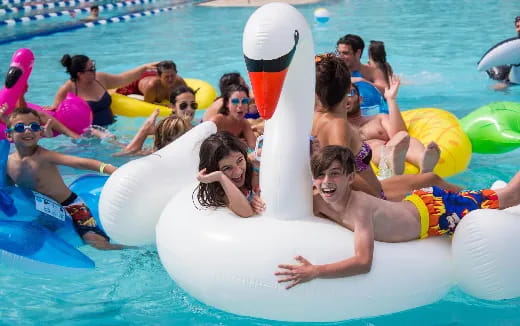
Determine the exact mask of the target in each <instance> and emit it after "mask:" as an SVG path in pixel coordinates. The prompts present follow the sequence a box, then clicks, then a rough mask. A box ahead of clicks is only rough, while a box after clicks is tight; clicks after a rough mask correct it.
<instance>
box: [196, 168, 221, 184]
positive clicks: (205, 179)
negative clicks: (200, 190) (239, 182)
mask: <svg viewBox="0 0 520 326" xmlns="http://www.w3.org/2000/svg"><path fill="white" fill-rule="evenodd" d="M223 177H224V173H222V171H213V172H211V173H208V174H206V169H202V170H200V171H199V174H198V175H197V180H199V182H202V183H212V182H217V181H220V180H222V178H223Z"/></svg>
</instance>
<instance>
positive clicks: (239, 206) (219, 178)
mask: <svg viewBox="0 0 520 326" xmlns="http://www.w3.org/2000/svg"><path fill="white" fill-rule="evenodd" d="M197 180H199V181H200V182H203V183H212V182H219V183H220V185H221V186H222V189H224V192H225V193H226V197H227V201H228V204H227V207H228V208H229V209H230V210H231V211H233V213H235V214H237V215H238V216H240V217H250V216H252V215H253V214H254V211H253V208H252V207H251V205H250V204H249V201H248V200H247V198H246V196H244V194H243V193H242V192H241V191H240V189H238V188H237V186H235V184H234V183H233V182H232V181H231V180H229V178H228V177H226V176H225V175H224V173H222V171H214V172H211V173H209V174H206V169H203V170H201V171H199V175H198V176H197Z"/></svg>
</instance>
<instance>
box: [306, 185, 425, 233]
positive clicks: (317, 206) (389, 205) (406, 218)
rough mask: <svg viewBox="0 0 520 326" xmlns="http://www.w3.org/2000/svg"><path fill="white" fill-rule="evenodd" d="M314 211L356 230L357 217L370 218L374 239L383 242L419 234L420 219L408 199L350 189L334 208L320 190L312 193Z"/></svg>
mask: <svg viewBox="0 0 520 326" xmlns="http://www.w3.org/2000/svg"><path fill="white" fill-rule="evenodd" d="M314 213H315V215H318V216H320V217H326V218H329V219H331V220H333V221H335V222H337V223H338V224H340V225H342V226H344V227H346V228H347V229H349V230H351V231H353V232H355V228H354V225H356V220H357V219H371V220H372V221H371V224H372V225H373V231H374V239H375V240H377V241H382V242H404V241H410V240H415V239H418V238H419V234H420V229H421V223H420V217H419V212H418V211H417V208H416V207H415V206H414V205H413V204H412V203H410V202H408V201H402V202H390V201H386V200H382V199H379V198H376V197H374V196H370V195H367V194H365V193H364V192H361V191H352V192H351V195H350V198H349V200H348V204H347V205H346V206H345V207H344V209H343V210H342V211H335V210H334V209H333V208H332V207H331V206H330V205H328V204H326V203H325V201H323V199H322V198H321V196H320V195H319V194H315V195H314Z"/></svg>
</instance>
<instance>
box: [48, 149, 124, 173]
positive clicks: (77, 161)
mask: <svg viewBox="0 0 520 326" xmlns="http://www.w3.org/2000/svg"><path fill="white" fill-rule="evenodd" d="M47 155H48V156H49V160H50V161H51V162H53V163H54V164H57V165H65V166H70V167H72V168H76V169H82V170H92V171H98V172H100V173H106V174H112V173H113V172H114V171H115V170H116V169H117V168H116V167H115V166H113V165H112V164H106V163H103V162H101V161H98V160H93V159H90V158H84V157H77V156H71V155H64V154H61V153H58V152H53V151H47Z"/></svg>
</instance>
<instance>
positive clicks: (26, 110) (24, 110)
mask: <svg viewBox="0 0 520 326" xmlns="http://www.w3.org/2000/svg"><path fill="white" fill-rule="evenodd" d="M26 114H32V115H34V116H35V117H36V118H37V119H38V123H39V124H42V119H41V118H40V115H39V114H38V111H36V110H34V109H31V108H25V107H19V108H16V109H14V110H13V112H11V114H9V117H8V119H7V128H11V126H12V124H13V120H14V119H15V118H16V117H17V116H20V115H26Z"/></svg>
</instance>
